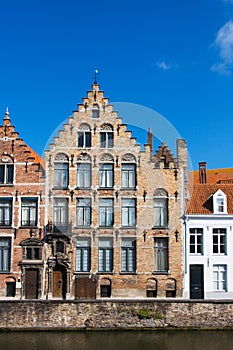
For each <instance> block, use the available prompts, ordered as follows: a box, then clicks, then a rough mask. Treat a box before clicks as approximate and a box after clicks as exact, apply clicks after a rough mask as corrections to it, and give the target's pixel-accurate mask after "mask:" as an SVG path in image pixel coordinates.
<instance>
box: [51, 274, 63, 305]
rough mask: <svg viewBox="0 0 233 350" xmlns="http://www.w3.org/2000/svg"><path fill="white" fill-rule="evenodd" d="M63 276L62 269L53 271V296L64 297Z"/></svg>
mask: <svg viewBox="0 0 233 350" xmlns="http://www.w3.org/2000/svg"><path fill="white" fill-rule="evenodd" d="M62 285H63V278H62V272H61V271H53V297H54V298H62Z"/></svg>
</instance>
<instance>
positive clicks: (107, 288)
mask: <svg viewBox="0 0 233 350" xmlns="http://www.w3.org/2000/svg"><path fill="white" fill-rule="evenodd" d="M111 294H112V285H111V281H110V280H109V279H108V278H104V279H102V280H101V282H100V297H101V298H110V297H111Z"/></svg>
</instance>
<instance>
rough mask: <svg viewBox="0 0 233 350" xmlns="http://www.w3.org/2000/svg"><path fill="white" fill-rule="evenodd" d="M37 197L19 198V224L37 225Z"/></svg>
mask: <svg viewBox="0 0 233 350" xmlns="http://www.w3.org/2000/svg"><path fill="white" fill-rule="evenodd" d="M37 210H38V209H37V199H34V198H24V199H23V198H22V199H21V226H37Z"/></svg>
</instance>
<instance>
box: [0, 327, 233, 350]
mask: <svg viewBox="0 0 233 350" xmlns="http://www.w3.org/2000/svg"><path fill="white" fill-rule="evenodd" d="M74 349H75V350H84V349H85V350H105V349H107V350H139V349H140V350H151V349H154V350H209V349H211V350H232V349H233V331H153V332H152V331H144V332H136V331H133V332H128V331H123V332H102V331H101V332H90V331H89V332H87V333H84V332H61V331H60V332H44V331H43V332H0V350H74Z"/></svg>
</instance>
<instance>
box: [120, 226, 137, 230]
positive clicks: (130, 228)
mask: <svg viewBox="0 0 233 350" xmlns="http://www.w3.org/2000/svg"><path fill="white" fill-rule="evenodd" d="M120 228H121V229H122V230H135V229H136V228H137V226H136V225H135V226H121V227H120Z"/></svg>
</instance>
